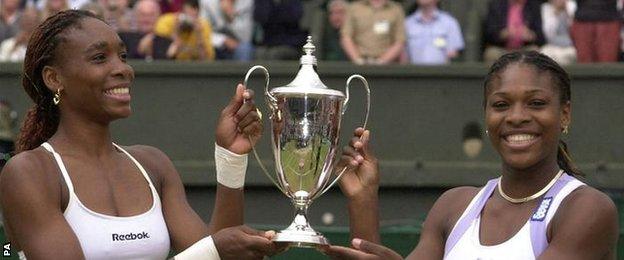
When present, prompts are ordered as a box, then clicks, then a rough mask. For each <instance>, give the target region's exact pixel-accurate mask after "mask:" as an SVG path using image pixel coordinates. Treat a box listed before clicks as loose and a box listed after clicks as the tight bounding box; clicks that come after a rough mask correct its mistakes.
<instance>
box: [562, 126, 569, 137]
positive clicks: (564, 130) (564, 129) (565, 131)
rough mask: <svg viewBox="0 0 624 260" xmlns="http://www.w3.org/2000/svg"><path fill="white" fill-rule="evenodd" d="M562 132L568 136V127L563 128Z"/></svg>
mask: <svg viewBox="0 0 624 260" xmlns="http://www.w3.org/2000/svg"><path fill="white" fill-rule="evenodd" d="M562 132H563V134H564V135H567V134H568V126H567V125H565V126H563V131H562Z"/></svg>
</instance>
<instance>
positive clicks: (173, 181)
mask: <svg viewBox="0 0 624 260" xmlns="http://www.w3.org/2000/svg"><path fill="white" fill-rule="evenodd" d="M125 56H126V49H125V46H124V44H123V42H122V41H121V40H120V39H119V37H118V35H117V34H116V33H115V31H114V30H113V29H112V28H111V27H110V26H108V25H107V24H106V23H104V22H103V21H102V20H100V19H98V18H96V17H95V16H93V15H92V14H91V13H89V12H86V11H77V10H69V11H63V12H60V13H58V14H56V15H54V16H52V17H50V18H49V19H47V20H46V21H45V22H43V23H42V24H41V25H40V26H39V27H38V28H37V29H36V30H35V32H34V33H33V35H32V37H31V39H30V41H29V43H28V47H27V51H26V58H25V61H24V71H23V73H24V74H23V79H22V85H23V87H24V89H25V90H26V92H27V94H28V95H29V96H30V97H31V98H32V100H33V101H34V103H35V105H34V107H33V108H32V109H31V110H30V111H29V112H28V115H27V118H26V120H25V122H24V126H23V127H22V129H21V133H20V136H19V138H18V141H17V152H18V154H17V155H16V156H15V157H13V158H12V159H11V160H9V162H8V164H7V165H6V166H5V167H4V169H3V171H2V174H1V176H0V196H1V198H0V199H1V202H2V211H3V213H4V218H5V222H4V223H5V228H6V231H7V234H8V237H9V239H10V241H11V242H12V243H13V245H14V246H16V247H18V248H19V249H21V250H23V254H21V256H22V257H24V256H25V257H27V258H29V259H50V258H55V259H82V258H85V259H164V258H166V257H167V255H168V254H169V251H170V249H173V250H174V251H175V252H177V253H179V254H178V255H176V257H175V258H176V259H188V258H193V259H197V258H198V257H200V258H203V259H219V257H220V258H221V259H250V258H251V259H261V258H262V257H263V256H264V255H270V254H273V253H274V252H275V251H276V248H275V246H274V245H273V243H271V241H270V238H271V236H272V234H273V233H272V232H261V231H257V230H253V229H251V228H248V227H245V226H237V225H241V224H242V222H243V190H242V187H243V184H244V173H245V170H246V163H247V158H246V155H245V154H246V153H248V152H249V151H250V150H251V147H252V145H253V143H252V141H250V140H257V138H258V137H259V135H260V133H261V129H262V125H261V123H260V121H259V120H258V119H259V115H258V114H257V113H256V110H255V106H254V105H253V102H252V98H253V92H252V91H250V90H245V88H244V87H243V86H242V85H239V86H238V87H237V89H236V94H235V95H234V97H233V98H232V100H231V102H230V103H229V104H228V105H227V107H225V109H224V110H223V112H222V113H221V117H220V119H219V121H218V124H217V125H218V126H217V130H216V150H215V158H216V164H217V180H218V182H219V184H218V186H217V195H216V201H215V208H214V212H213V215H212V219H211V221H210V224H208V225H207V224H205V223H204V222H203V221H202V220H201V219H200V218H199V216H198V215H197V214H196V213H195V212H194V211H193V210H192V208H191V207H190V206H189V204H188V202H187V200H186V197H185V193H184V187H183V185H182V182H181V180H180V177H179V175H178V173H177V171H176V170H175V168H174V167H173V164H172V163H171V161H170V160H169V158H168V157H167V156H166V155H165V154H164V153H163V152H161V151H160V150H158V149H156V148H153V147H149V146H143V145H134V146H128V147H122V146H119V145H117V144H115V143H113V141H112V140H113V137H112V136H111V133H110V128H109V125H110V123H111V122H112V121H113V120H116V119H120V118H126V117H128V116H129V115H130V114H131V108H130V99H131V96H130V89H131V88H132V81H133V79H134V71H133V70H132V67H130V65H128V64H127V63H126V59H125ZM244 100H247V102H243V101H244ZM237 129H238V130H237Z"/></svg>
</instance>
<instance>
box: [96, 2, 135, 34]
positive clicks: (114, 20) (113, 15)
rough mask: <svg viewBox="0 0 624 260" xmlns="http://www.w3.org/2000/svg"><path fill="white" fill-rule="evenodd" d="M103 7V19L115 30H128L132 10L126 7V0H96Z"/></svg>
mask: <svg viewBox="0 0 624 260" xmlns="http://www.w3.org/2000/svg"><path fill="white" fill-rule="evenodd" d="M98 3H99V4H100V5H101V6H102V7H104V21H106V23H108V24H109V25H110V26H111V27H113V28H114V29H115V30H116V31H117V32H124V31H129V30H130V22H131V20H132V10H131V9H130V8H129V7H128V0H98Z"/></svg>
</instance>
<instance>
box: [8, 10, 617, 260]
mask: <svg viewBox="0 0 624 260" xmlns="http://www.w3.org/2000/svg"><path fill="white" fill-rule="evenodd" d="M623 2H624V1H621V0H591V1H582V0H577V1H566V0H551V1H540V0H461V1H451V0H406V1H391V0H359V1H343V0H330V1H326V0H199V1H197V0H138V1H133V0H0V159H2V160H3V161H6V160H7V159H8V158H10V156H11V152H12V151H13V149H14V148H13V142H14V138H15V136H16V134H17V132H18V131H19V127H20V125H21V123H22V120H23V116H24V115H25V111H26V110H27V109H28V108H29V107H30V106H31V105H32V102H31V101H30V99H28V97H27V95H26V94H25V92H24V91H23V89H22V87H21V71H22V64H21V61H22V60H23V57H24V53H25V46H26V43H27V40H28V38H29V37H30V33H31V32H32V30H33V29H34V28H35V27H36V26H37V24H39V23H40V22H41V21H42V20H43V19H45V18H46V17H48V16H50V15H52V14H54V13H56V12H58V11H60V10H64V9H68V8H76V9H78V8H80V9H86V10H90V11H92V12H94V13H95V14H97V15H99V16H100V17H102V19H104V20H105V21H107V22H108V23H109V24H110V25H112V26H114V27H115V28H116V30H118V32H119V35H120V37H121V39H122V40H123V41H124V42H125V43H126V45H127V46H128V58H129V59H130V63H131V64H132V66H133V67H134V69H135V73H136V79H135V83H134V85H133V86H132V89H131V94H132V96H133V101H132V108H133V114H132V116H131V117H130V118H128V119H124V120H119V121H117V122H115V123H114V124H113V129H114V137H115V141H116V142H117V143H119V144H122V145H132V144H146V145H152V146H155V147H158V148H159V149H161V150H163V151H164V152H165V153H167V154H168V155H169V157H170V158H171V159H172V160H173V162H174V164H175V165H176V168H177V170H178V171H179V173H180V175H181V176H182V179H183V181H184V183H185V186H186V192H187V196H188V199H189V201H190V202H191V205H192V206H193V207H194V208H195V210H196V211H197V212H198V213H199V214H200V216H202V218H204V219H205V220H206V221H208V219H209V217H210V214H211V209H212V206H213V201H214V192H215V184H216V180H215V172H214V171H215V170H214V155H213V153H214V150H213V149H214V129H215V124H216V120H217V116H218V115H219V114H218V113H219V112H220V110H221V109H222V107H224V106H225V105H226V104H227V102H228V100H229V98H230V97H231V95H232V94H233V93H234V88H235V86H236V84H237V83H239V82H242V80H243V77H244V75H245V73H246V72H247V70H248V69H249V68H250V67H251V66H253V65H255V64H261V65H264V66H265V67H267V68H268V69H269V72H270V74H271V83H270V86H271V87H278V86H282V85H286V84H288V83H289V82H290V81H291V80H292V79H293V78H294V76H295V74H296V73H297V71H298V59H299V57H300V56H301V54H302V51H301V47H302V45H303V44H304V43H305V39H306V37H307V36H308V35H311V36H312V39H313V41H314V44H315V46H316V51H315V53H314V54H315V55H316V56H317V58H318V59H319V62H318V73H319V75H320V77H321V80H322V81H323V82H324V83H325V84H326V85H327V86H329V87H330V88H333V89H337V90H341V91H344V87H345V82H346V79H347V78H348V77H349V76H350V75H352V74H361V75H363V76H364V77H366V78H367V79H368V81H369V83H370V86H371V92H372V93H371V98H372V100H371V105H372V108H371V117H370V120H369V129H370V130H371V131H372V143H373V148H374V151H375V153H376V155H377V156H378V157H379V159H380V167H381V172H382V178H381V179H382V187H381V189H380V215H381V225H382V239H383V242H384V244H386V245H387V246H389V247H391V248H393V249H395V250H397V251H399V252H400V253H401V254H403V255H407V253H409V252H410V251H411V250H412V249H413V247H414V246H415V245H416V243H417V241H418V237H419V233H420V227H421V224H422V221H423V219H424V217H425V216H426V214H427V212H428V210H429V208H430V207H431V205H432V204H433V202H434V201H435V199H436V198H437V197H438V196H439V195H440V194H441V193H443V192H444V191H445V190H447V189H450V188H452V187H456V186H462V185H472V186H480V185H483V184H484V183H485V182H486V181H487V180H488V179H491V178H494V177H496V176H498V175H499V174H500V173H499V171H500V163H499V161H500V160H499V158H498V155H497V154H496V152H495V151H494V150H493V149H492V148H491V145H490V144H489V141H488V140H487V137H486V135H485V129H484V123H483V121H484V115H483V106H482V101H483V86H482V85H483V79H484V77H485V75H486V73H487V68H488V66H489V64H491V62H492V61H493V60H495V59H496V58H498V57H499V56H500V55H502V54H503V53H505V52H508V51H512V50H521V49H524V50H539V51H541V52H543V53H545V54H547V55H549V56H551V57H552V58H553V59H555V60H557V61H558V62H559V63H561V64H563V65H565V68H566V70H567V71H568V72H569V73H570V75H571V77H572V111H573V112H572V124H571V126H570V133H569V134H568V135H567V136H565V137H564V140H565V141H566V142H567V143H568V146H569V149H570V152H571V156H572V158H573V160H574V162H575V163H576V164H577V165H578V166H579V167H580V168H581V170H583V171H584V173H585V174H586V178H585V179H584V181H585V182H587V183H589V184H591V185H593V186H594V187H597V188H599V189H600V190H602V191H604V192H606V193H607V194H609V195H610V196H611V197H612V198H613V200H614V201H615V202H616V205H618V209H619V211H620V219H621V221H620V226H621V227H622V226H624V214H622V211H623V210H624V195H623V194H624V193H623V191H624V138H622V136H621V135H622V134H623V133H624V65H622V64H620V63H619V62H620V61H621V60H622V50H623V48H622V42H623V41H622V35H623V34H622V33H621V32H622V21H624V20H623V19H622V17H623V16H622V11H621V9H622V3H623ZM357 84H359V83H354V84H353V85H352V87H351V101H350V104H349V108H348V111H347V113H346V114H345V116H344V117H343V123H342V127H341V145H345V144H346V141H347V140H348V138H349V136H351V133H352V131H353V129H355V128H356V127H357V126H360V125H361V124H362V122H363V120H364V111H365V110H364V106H365V94H364V91H363V89H362V88H359V87H360V86H358V85H357ZM248 87H249V88H251V89H254V90H255V92H256V93H257V96H256V97H257V98H256V102H257V103H259V107H260V109H261V110H263V111H267V106H266V105H265V104H264V103H263V98H262V93H263V91H264V90H263V87H264V81H263V76H262V75H261V74H260V73H258V74H254V77H253V78H252V80H251V81H250V83H249V86H248ZM264 114H265V115H266V114H267V113H266V112H265V113H264ZM266 120H267V119H265V126H266V128H267V132H266V133H265V135H264V137H263V139H262V140H261V142H260V144H259V145H258V147H257V149H258V151H259V153H260V155H261V157H262V158H263V162H264V163H265V164H266V165H268V166H269V169H272V165H273V162H272V155H271V151H270V148H269V141H270V140H269V139H270V137H269V135H268V128H269V122H268V121H266ZM245 199H246V212H245V221H246V223H248V224H249V225H251V226H254V227H257V228H262V229H282V228H285V227H286V226H287V225H288V224H289V223H290V221H292V216H293V215H292V214H293V208H292V206H291V205H290V202H289V200H288V199H287V198H286V197H285V196H283V195H282V194H281V193H280V192H279V191H278V189H277V188H276V187H274V186H272V184H271V182H270V181H269V180H268V179H267V177H266V176H264V174H263V173H262V172H261V171H260V167H259V166H258V164H257V163H256V162H255V160H253V158H250V165H249V170H248V172H247V181H246V197H245ZM362 210H366V209H362ZM310 221H311V223H312V225H313V226H314V227H315V228H316V229H317V230H318V231H321V232H323V233H324V234H326V235H327V236H328V238H329V239H330V241H331V242H332V243H334V244H341V245H347V244H348V240H349V233H348V222H347V221H348V218H347V215H346V200H345V199H344V197H343V196H342V194H341V193H340V190H339V188H338V187H335V188H333V189H332V190H330V191H329V192H328V193H327V194H325V195H324V196H322V197H320V198H319V199H317V200H316V201H314V204H313V205H312V206H311V208H310ZM621 233H622V232H621ZM623 234H624V233H623ZM620 238H621V239H620V242H619V243H620V246H619V250H618V251H620V252H624V241H622V240H624V239H622V236H620ZM2 241H5V239H4V238H3V239H2ZM623 254H624V253H620V255H623ZM274 258H275V259H324V257H323V256H322V255H321V254H320V253H317V252H316V251H313V250H309V249H297V250H294V249H293V250H290V251H288V252H286V253H284V254H282V255H280V256H276V257H274ZM619 259H624V256H620V258H619Z"/></svg>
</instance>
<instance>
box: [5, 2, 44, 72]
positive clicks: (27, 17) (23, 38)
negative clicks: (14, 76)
mask: <svg viewBox="0 0 624 260" xmlns="http://www.w3.org/2000/svg"><path fill="white" fill-rule="evenodd" d="M39 22H40V20H39V12H38V11H37V9H35V8H34V7H29V8H26V10H24V12H22V15H21V17H20V19H19V31H18V32H17V34H16V35H15V36H14V37H11V38H9V39H6V40H4V41H2V43H1V44H0V62H7V61H10V62H21V61H23V60H24V56H25V55H26V45H27V44H28V39H30V35H31V34H32V32H33V31H34V30H35V28H36V27H37V25H39Z"/></svg>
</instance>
